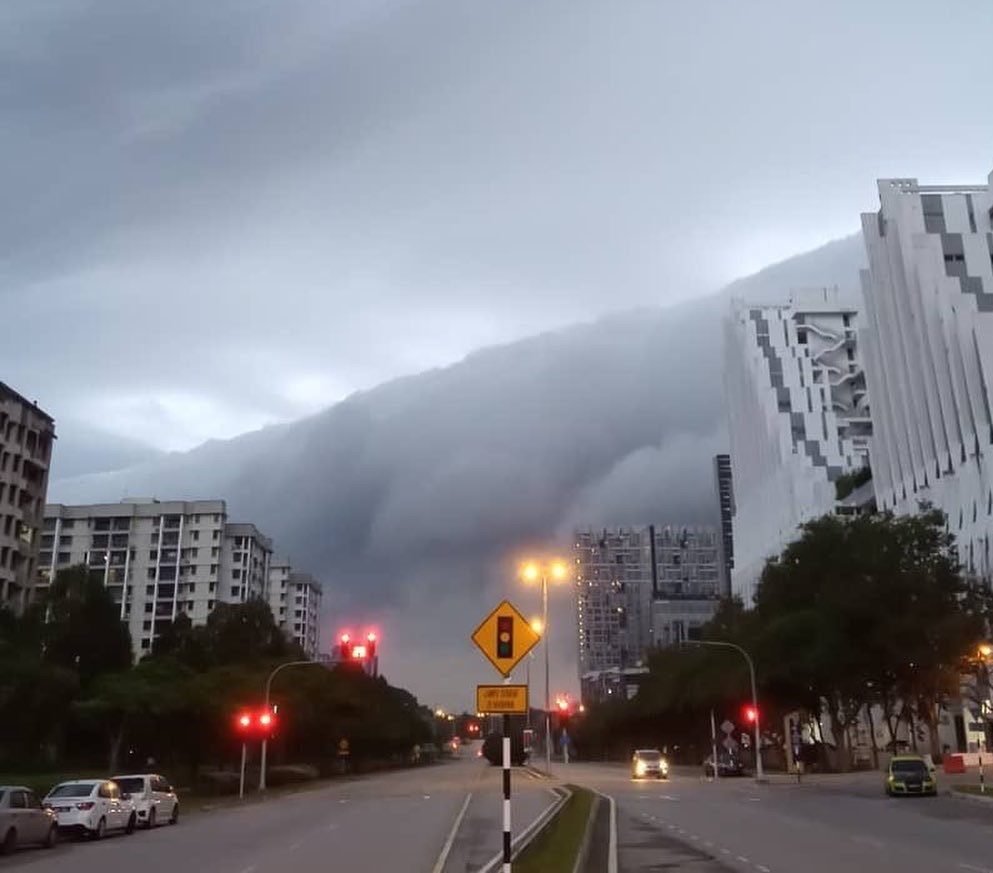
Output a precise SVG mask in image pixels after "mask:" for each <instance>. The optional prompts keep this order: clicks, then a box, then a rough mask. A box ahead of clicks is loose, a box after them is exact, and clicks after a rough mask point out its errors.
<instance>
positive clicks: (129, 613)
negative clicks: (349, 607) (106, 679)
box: [37, 500, 272, 658]
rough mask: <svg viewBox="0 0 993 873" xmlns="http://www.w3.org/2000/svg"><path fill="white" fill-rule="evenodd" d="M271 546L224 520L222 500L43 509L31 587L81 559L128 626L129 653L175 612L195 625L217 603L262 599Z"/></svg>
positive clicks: (147, 646) (141, 650) (146, 644)
mask: <svg viewBox="0 0 993 873" xmlns="http://www.w3.org/2000/svg"><path fill="white" fill-rule="evenodd" d="M271 553H272V545H271V543H270V541H269V540H268V538H267V537H264V536H262V535H261V534H260V533H259V532H258V530H257V529H256V528H255V526H254V525H250V524H229V523H228V521H227V506H226V504H225V502H224V501H223V500H196V501H190V502H184V501H158V500H124V501H122V502H120V503H103V504H88V505H84V506H64V505H62V504H49V505H48V506H47V507H45V520H44V532H43V534H42V537H41V552H40V556H39V572H38V582H37V590H38V592H39V594H41V593H43V592H44V591H45V590H47V586H48V585H49V584H50V582H51V580H52V579H53V578H54V576H55V574H56V572H57V571H58V570H61V569H66V568H68V567H72V566H77V565H80V564H82V565H85V566H87V567H89V570H90V573H91V575H93V576H94V577H95V578H99V579H100V580H102V581H103V583H104V585H105V586H106V587H107V590H108V591H110V593H111V595H112V596H113V598H114V601H115V603H117V604H119V605H120V610H121V620H122V621H125V622H126V623H127V625H128V629H129V630H130V632H131V640H132V644H133V647H134V654H135V657H136V658H140V657H142V656H143V655H145V654H147V653H148V652H149V651H151V649H152V645H153V642H154V640H155V638H156V637H157V636H158V635H159V634H160V633H161V632H162V630H163V629H164V628H165V627H166V626H168V625H169V623H170V622H172V621H173V620H175V619H176V618H177V617H178V616H179V615H181V614H185V615H187V616H189V618H190V620H191V621H192V622H193V623H194V624H202V623H203V622H205V621H206V620H207V616H208V615H209V614H210V613H211V611H213V609H214V607H215V606H216V605H217V604H218V603H244V602H245V601H247V600H249V599H251V598H255V597H258V598H264V597H265V595H266V580H267V578H268V572H269V561H270V556H271Z"/></svg>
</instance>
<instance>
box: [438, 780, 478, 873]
mask: <svg viewBox="0 0 993 873" xmlns="http://www.w3.org/2000/svg"><path fill="white" fill-rule="evenodd" d="M470 800H472V792H471V791H470V792H469V793H468V794H467V795H466V796H465V800H464V801H463V802H462V809H460V810H459V814H458V815H457V816H455V824H453V825H452V829H451V830H450V831H449V832H448V838H447V839H446V840H445V844H444V845H443V846H442V847H441V854H440V855H439V856H438V860H437V861H436V862H435V865H434V869H433V870H432V871H431V873H442V870H444V869H445V862H446V861H447V860H448V855H449V853H450V852H451V851H452V845H453V844H454V843H455V837H456V836H457V835H458V832H459V828H460V827H461V826H462V819H463V818H465V813H466V810H467V809H468V808H469V801H470Z"/></svg>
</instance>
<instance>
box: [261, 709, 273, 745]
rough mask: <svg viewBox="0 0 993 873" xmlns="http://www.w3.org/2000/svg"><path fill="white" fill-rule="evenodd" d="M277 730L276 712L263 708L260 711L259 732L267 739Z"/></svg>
mask: <svg viewBox="0 0 993 873" xmlns="http://www.w3.org/2000/svg"><path fill="white" fill-rule="evenodd" d="M275 730H276V713H275V712H273V711H272V710H265V709H263V710H262V712H260V713H259V718H258V732H259V734H261V735H262V736H263V737H265V738H266V739H269V737H271V736H272V735H273V733H274V732H275Z"/></svg>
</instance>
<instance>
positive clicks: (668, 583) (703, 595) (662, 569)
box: [650, 527, 722, 646]
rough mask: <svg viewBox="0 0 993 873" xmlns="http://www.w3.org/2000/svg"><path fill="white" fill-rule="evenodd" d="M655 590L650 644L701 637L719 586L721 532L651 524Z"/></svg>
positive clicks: (715, 605) (716, 598) (720, 593)
mask: <svg viewBox="0 0 993 873" xmlns="http://www.w3.org/2000/svg"><path fill="white" fill-rule="evenodd" d="M650 531H651V536H652V562H653V563H652V567H653V573H652V575H653V595H652V612H651V644H652V645H653V646H671V645H678V644H679V643H682V642H684V641H686V640H688V639H695V638H697V637H698V636H699V632H700V628H701V627H702V626H703V625H705V624H706V623H707V622H708V621H710V619H712V618H713V617H714V613H715V612H716V610H717V605H718V603H719V602H720V598H721V595H722V591H721V534H720V532H719V531H718V530H717V529H716V528H711V527H662V528H654V527H653V528H650Z"/></svg>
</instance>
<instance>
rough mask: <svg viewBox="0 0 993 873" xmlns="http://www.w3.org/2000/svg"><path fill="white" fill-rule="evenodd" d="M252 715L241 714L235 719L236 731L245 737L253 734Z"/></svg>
mask: <svg viewBox="0 0 993 873" xmlns="http://www.w3.org/2000/svg"><path fill="white" fill-rule="evenodd" d="M252 721H253V719H252V714H251V713H250V712H239V713H238V716H237V718H236V719H235V729H236V730H237V731H238V733H239V734H241V735H242V736H243V737H247V736H248V735H249V734H251V732H252Z"/></svg>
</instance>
